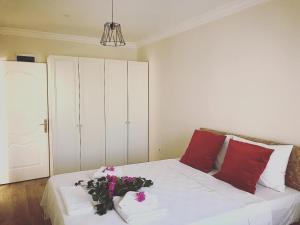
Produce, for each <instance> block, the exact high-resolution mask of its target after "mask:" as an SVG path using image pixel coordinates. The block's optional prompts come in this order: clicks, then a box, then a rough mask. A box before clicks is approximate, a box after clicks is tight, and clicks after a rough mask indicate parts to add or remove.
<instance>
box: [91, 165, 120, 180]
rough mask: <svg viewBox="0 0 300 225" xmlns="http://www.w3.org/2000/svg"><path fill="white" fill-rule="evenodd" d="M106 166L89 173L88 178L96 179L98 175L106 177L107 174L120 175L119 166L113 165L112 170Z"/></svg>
mask: <svg viewBox="0 0 300 225" xmlns="http://www.w3.org/2000/svg"><path fill="white" fill-rule="evenodd" d="M106 168H107V167H106V166H102V167H100V168H99V169H97V170H96V171H95V172H94V173H93V174H91V176H90V178H91V179H96V178H100V177H106V176H107V175H110V176H117V177H121V176H122V169H121V168H119V167H114V170H113V171H110V170H107V169H106Z"/></svg>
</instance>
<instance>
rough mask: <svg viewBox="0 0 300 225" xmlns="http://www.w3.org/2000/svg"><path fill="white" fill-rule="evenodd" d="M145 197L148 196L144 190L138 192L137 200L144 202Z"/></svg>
mask: <svg viewBox="0 0 300 225" xmlns="http://www.w3.org/2000/svg"><path fill="white" fill-rule="evenodd" d="M145 199H146V196H145V193H144V192H143V191H141V192H138V193H136V200H137V201H138V202H143V201H144V200H145Z"/></svg>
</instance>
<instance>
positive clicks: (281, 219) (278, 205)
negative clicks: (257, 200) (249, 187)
mask: <svg viewBox="0 0 300 225" xmlns="http://www.w3.org/2000/svg"><path fill="white" fill-rule="evenodd" d="M255 195H256V196H258V197H261V198H263V199H264V200H265V201H266V202H267V203H268V205H269V207H270V208H271V210H272V218H273V219H272V220H273V225H289V224H292V223H294V222H296V221H298V220H299V219H300V192H299V191H296V190H294V189H292V188H289V187H286V189H285V191H284V192H278V191H274V190H272V189H270V188H266V187H264V186H262V185H257V187H256V193H255Z"/></svg>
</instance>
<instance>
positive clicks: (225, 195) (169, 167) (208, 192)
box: [41, 159, 272, 225]
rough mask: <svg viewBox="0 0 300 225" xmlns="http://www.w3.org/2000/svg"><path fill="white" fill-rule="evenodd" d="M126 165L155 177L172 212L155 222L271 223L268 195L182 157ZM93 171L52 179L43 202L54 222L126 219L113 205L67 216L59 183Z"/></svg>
mask: <svg viewBox="0 0 300 225" xmlns="http://www.w3.org/2000/svg"><path fill="white" fill-rule="evenodd" d="M122 169H123V174H124V175H127V176H142V177H145V178H147V179H152V180H153V182H154V186H152V187H150V188H147V189H146V190H147V191H148V192H150V193H153V194H155V195H157V196H158V198H159V201H160V204H161V205H162V207H164V208H167V209H168V215H167V216H166V217H164V218H163V219H162V220H160V221H157V222H155V223H153V225H158V224H163V225H177V224H178V225H184V224H193V225H194V224H195V225H196V224H197V225H202V224H203V225H204V224H205V225H210V224H211V225H217V224H226V225H272V214H271V209H270V206H269V204H267V201H264V200H263V199H262V198H260V197H257V196H255V195H252V194H249V193H247V192H243V191H240V190H238V189H236V188H234V187H232V186H231V185H229V184H227V183H225V182H223V181H219V180H217V179H215V178H214V177H212V176H210V175H208V174H205V173H202V172H200V171H198V170H195V169H193V168H191V167H189V166H186V165H184V164H182V163H180V162H179V161H178V160H175V159H172V160H162V161H156V162H149V163H142V164H134V165H127V166H123V167H122ZM92 172H93V171H81V172H77V173H69V174H62V175H57V176H54V177H51V178H50V179H49V182H48V184H47V186H46V189H45V193H44V196H43V200H42V202H41V205H42V207H43V208H44V211H45V214H46V215H48V216H49V217H50V218H51V221H52V224H53V225H99V224H101V225H108V224H114V225H122V224H126V223H125V222H124V221H123V220H122V219H121V218H120V216H119V215H118V214H117V213H116V212H115V211H114V210H112V211H109V212H108V213H107V214H105V215H104V216H98V215H95V214H86V215H80V216H68V215H67V214H66V212H64V210H63V204H62V200H61V198H60V195H59V194H58V187H61V186H68V185H73V184H74V183H75V182H76V181H78V180H80V179H83V180H88V179H89V175H90V174H91V173H92Z"/></svg>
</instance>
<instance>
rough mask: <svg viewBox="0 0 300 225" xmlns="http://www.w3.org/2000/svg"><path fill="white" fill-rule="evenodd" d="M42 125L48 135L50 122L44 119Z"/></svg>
mask: <svg viewBox="0 0 300 225" xmlns="http://www.w3.org/2000/svg"><path fill="white" fill-rule="evenodd" d="M40 125H41V126H44V132H45V133H48V120H47V119H44V123H41V124H40Z"/></svg>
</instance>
